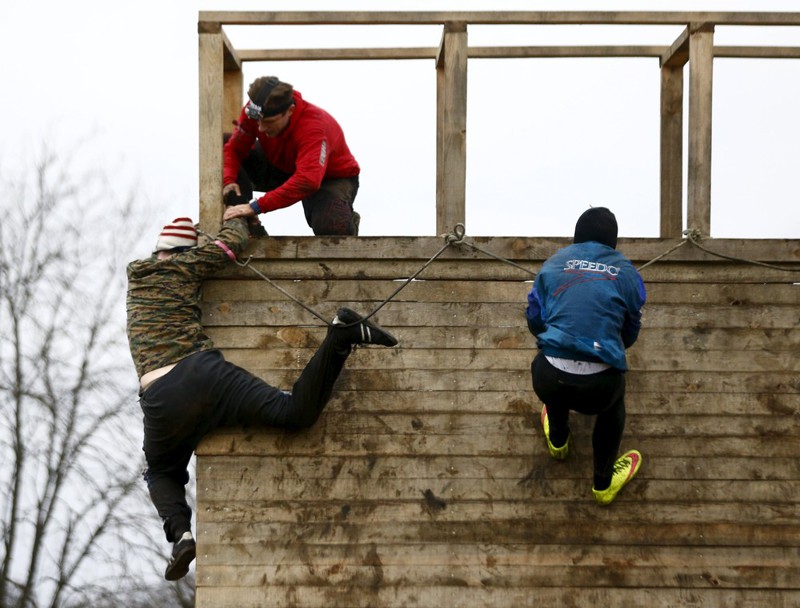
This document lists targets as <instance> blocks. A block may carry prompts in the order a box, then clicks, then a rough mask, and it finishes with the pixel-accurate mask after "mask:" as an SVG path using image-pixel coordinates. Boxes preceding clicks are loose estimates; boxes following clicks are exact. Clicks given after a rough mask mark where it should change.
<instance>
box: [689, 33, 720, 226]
mask: <svg viewBox="0 0 800 608" xmlns="http://www.w3.org/2000/svg"><path fill="white" fill-rule="evenodd" d="M713 64H714V25H713V24H707V23H703V24H694V23H693V24H691V26H690V32H689V66H690V77H689V171H688V173H689V175H688V180H689V184H688V193H687V208H686V219H687V228H690V229H696V230H699V231H700V233H701V234H703V235H705V236H708V235H710V234H711V90H712V84H713V78H712V74H713V70H712V67H713Z"/></svg>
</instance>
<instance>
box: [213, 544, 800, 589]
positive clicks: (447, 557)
mask: <svg viewBox="0 0 800 608" xmlns="http://www.w3.org/2000/svg"><path fill="white" fill-rule="evenodd" d="M235 547H236V539H235V538H231V537H225V538H222V539H221V542H219V544H218V548H219V550H220V551H226V550H227V551H229V552H232V551H233V550H235V549H234V548H235ZM376 548H377V549H379V550H380V552H381V554H382V556H381V562H382V564H383V565H385V566H407V565H411V564H418V565H419V566H420V572H421V571H422V570H423V569H424V568H425V567H428V566H434V567H435V566H454V567H481V566H483V567H485V568H487V569H488V570H489V571H491V570H492V569H493V568H498V569H500V568H509V569H513V568H517V567H522V568H528V569H534V568H549V567H563V566H580V567H588V568H591V567H597V566H604V567H609V566H614V565H618V566H623V565H627V566H629V567H630V568H632V569H636V570H639V571H641V572H644V571H646V570H653V571H657V570H659V569H661V568H665V569H675V568H679V567H680V566H685V567H686V568H687V569H691V568H697V567H699V566H703V565H705V566H707V568H709V569H717V568H737V569H741V570H742V571H744V570H745V569H749V568H758V567H762V568H773V569H775V570H779V569H790V568H791V566H792V565H793V563H794V562H796V561H797V559H798V557H800V556H799V555H798V549H797V547H725V548H721V547H708V548H705V549H704V550H703V551H702V552H700V551H697V550H696V549H695V548H692V547H680V546H648V547H642V548H641V549H639V550H638V551H637V550H634V551H633V552H632V550H631V547H630V546H627V545H622V546H617V545H607V546H603V547H599V546H596V545H566V546H559V545H547V544H541V545H539V544H525V543H522V542H518V543H509V544H503V545H499V544H491V545H485V546H478V545H474V544H471V543H462V542H458V541H457V540H456V541H453V542H451V543H448V544H446V545H438V544H437V545H428V544H424V543H410V544H396V545H392V546H391V550H389V551H387V550H386V549H388V548H389V547H388V546H387V545H381V546H379V547H376V546H375V545H373V544H370V543H364V544H359V543H353V545H352V548H351V550H348V548H347V547H345V546H342V545H338V544H327V543H325V542H324V541H323V542H320V543H314V544H303V545H301V544H300V543H296V542H295V543H292V542H288V543H285V544H282V545H275V546H273V547H271V550H270V551H269V553H268V554H267V555H265V556H264V564H265V565H269V566H271V565H287V566H288V565H301V564H306V565H314V566H316V567H320V568H325V567H330V566H334V565H335V564H365V563H368V561H369V558H370V554H372V553H374V552H375V551H376ZM213 558H214V560H213V561H211V562H209V566H210V568H209V570H208V571H206V572H208V573H209V575H210V576H214V575H213V574H211V573H212V572H213V571H212V570H211V567H213V568H214V570H215V571H216V572H220V573H222V572H224V571H225V566H226V565H232V564H236V565H237V566H239V567H246V566H247V563H246V561H245V560H243V559H242V555H241V553H240V554H239V555H237V556H231V557H230V558H229V559H230V560H231V561H230V562H228V561H223V560H221V559H219V558H220V555H219V554H217V553H216V552H215V553H214V555H213ZM331 574H332V575H335V574H336V573H335V572H331ZM744 574H745V573H744V572H740V575H744ZM779 576H781V575H779ZM767 578H769V577H768V576H767ZM681 579H682V577H679V578H676V579H675V580H672V581H670V580H668V578H667V577H664V579H663V582H664V583H665V584H667V585H669V584H681V583H683V582H686V583H688V582H689V581H683V580H681ZM199 582H202V584H206V582H207V581H206V580H205V577H203V580H202V581H199ZM579 584H580V582H579V581H572V584H570V583H569V582H568V581H562V582H561V585H563V586H566V587H570V586H576V585H579ZM728 584H730V581H728ZM753 584H754V585H756V586H757V585H758V583H757V582H756V581H753ZM544 586H545V587H547V586H549V585H544Z"/></svg>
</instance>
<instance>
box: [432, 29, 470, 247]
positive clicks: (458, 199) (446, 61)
mask: <svg viewBox="0 0 800 608" xmlns="http://www.w3.org/2000/svg"><path fill="white" fill-rule="evenodd" d="M436 110H437V111H436V233H437V234H443V233H445V232H450V231H452V230H453V227H454V226H455V225H456V224H458V223H465V217H464V216H465V209H466V202H465V201H466V192H467V26H466V24H464V23H446V24H445V27H444V32H443V34H442V43H441V46H440V47H439V55H438V56H437V58H436Z"/></svg>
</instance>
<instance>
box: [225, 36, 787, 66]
mask: <svg viewBox="0 0 800 608" xmlns="http://www.w3.org/2000/svg"><path fill="white" fill-rule="evenodd" d="M685 35H686V40H685V43H686V44H685V47H686V48H685V49H683V48H680V49H678V48H676V47H675V45H673V46H672V47H666V46H516V47H511V46H508V47H504V46H497V47H483V46H481V47H469V48H468V49H467V57H469V58H470V59H525V58H548V57H552V58H559V57H584V58H585V57H658V58H659V59H660V60H661V65H662V66H664V65H674V64H676V63H679V64H681V65H684V64H685V63H686V62H687V61H688V59H689V47H688V32H687V33H686V34H685ZM440 48H441V47H416V48H409V47H392V48H389V47H381V48H335V49H242V50H239V51H237V52H236V55H237V59H238V60H239V61H241V62H247V61H347V60H354V61H370V60H375V61H385V60H393V59H406V60H409V59H412V60H413V59H437V58H438V56H439V51H440ZM684 51H685V52H684ZM714 57H725V58H742V59H750V58H752V59H800V47H790V46H786V47H759V46H716V47H714ZM226 69H228V65H227V63H226Z"/></svg>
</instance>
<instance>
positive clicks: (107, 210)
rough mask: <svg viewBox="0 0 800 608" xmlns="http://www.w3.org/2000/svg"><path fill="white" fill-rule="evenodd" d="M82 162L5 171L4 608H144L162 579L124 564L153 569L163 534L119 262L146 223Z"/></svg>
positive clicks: (0, 432)
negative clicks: (150, 482)
mask: <svg viewBox="0 0 800 608" xmlns="http://www.w3.org/2000/svg"><path fill="white" fill-rule="evenodd" d="M76 157H77V156H76V155H70V156H64V157H61V156H58V155H56V154H54V153H53V152H51V151H48V150H46V149H45V150H44V151H43V152H42V153H41V155H40V157H39V158H38V160H37V161H36V163H35V165H34V167H33V169H32V171H31V172H30V173H29V174H26V175H24V176H21V177H16V178H14V179H10V178H8V177H7V176H0V204H1V205H2V217H3V221H2V224H0V532H2V545H0V550H2V555H1V556H0V606H4V607H7V608H36V607H38V606H50V607H51V608H59V607H62V606H63V607H73V606H97V605H102V602H104V601H106V600H107V599H109V598H112V597H116V598H119V597H121V595H120V594H123V595H125V597H127V598H128V599H127V600H125V601H126V602H127V603H128V605H135V601H136V600H135V598H136V597H138V596H142V593H143V589H145V588H146V587H148V585H149V586H151V587H152V585H153V582H152V579H149V580H147V581H145V580H142V579H141V578H133V577H132V576H131V575H129V574H128V570H129V567H128V566H129V564H128V563H126V559H128V560H131V559H134V558H136V556H138V559H139V560H141V562H142V563H143V564H149V563H150V561H151V560H152V544H151V543H149V542H148V540H150V539H151V536H150V532H151V530H150V527H151V526H152V529H153V530H156V529H158V527H159V526H157V524H156V522H157V521H158V520H157V518H156V517H155V513H154V512H153V510H152V507H151V506H150V504H149V501H148V500H147V496H146V488H145V486H144V483H143V482H142V481H141V479H140V472H141V469H142V465H143V459H142V453H141V436H140V432H141V431H140V426H141V425H140V412H139V411H138V407H137V405H136V384H135V374H134V372H133V366H132V363H131V361H130V355H129V353H128V349H127V344H126V336H125V328H124V296H125V273H124V269H125V266H124V263H125V262H127V261H128V260H126V259H122V258H121V257H120V254H122V253H124V254H125V255H126V256H127V255H128V252H130V251H132V250H134V248H135V247H134V246H135V241H137V240H138V238H139V235H141V234H142V228H143V227H144V226H145V225H146V224H147V216H146V213H145V210H144V208H143V207H142V205H141V204H140V203H139V202H138V201H137V198H136V196H135V194H134V193H128V194H126V195H125V197H119V196H118V195H117V194H116V193H115V192H114V191H113V188H112V187H111V185H110V181H109V180H108V178H107V176H106V175H105V174H104V173H103V172H102V171H96V170H94V171H90V172H85V171H84V172H80V171H77V170H76V169H75V168H74V164H73V161H74V159H75V158H76ZM130 429H136V433H131V432H130ZM137 433H138V434H137ZM143 520H144V521H145V522H146V525H147V528H144V527H143V526H144V523H143ZM159 561H160V560H159ZM150 569H151V568H150ZM147 570H148V569H145V572H146V571H147ZM136 572H137V573H138V574H139V575H140V576H141V573H142V569H141V568H139V569H137V570H136ZM162 591H163V589H162ZM145 595H146V594H145ZM189 596H191V597H193V589H192V590H191V593H190V594H189ZM187 597H188V596H187ZM128 600H130V602H128ZM107 605H109V606H110V605H120V604H118V603H117V604H107ZM150 605H165V604H163V603H159V602H158V601H155V602H151V603H150ZM182 605H183V604H182Z"/></svg>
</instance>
